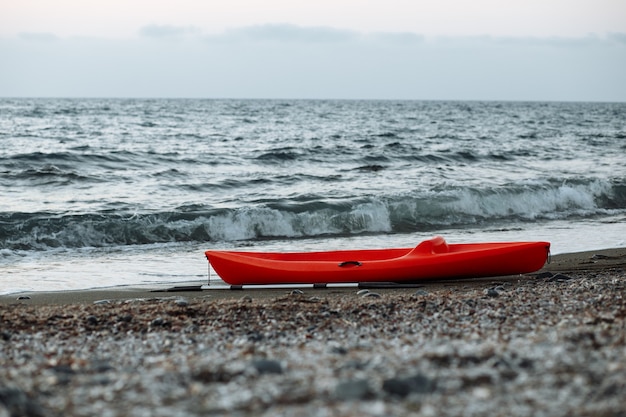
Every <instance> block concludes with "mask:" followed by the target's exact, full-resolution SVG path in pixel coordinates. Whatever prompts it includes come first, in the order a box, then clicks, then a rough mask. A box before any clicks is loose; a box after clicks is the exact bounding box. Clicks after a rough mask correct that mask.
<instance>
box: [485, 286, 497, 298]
mask: <svg viewBox="0 0 626 417" xmlns="http://www.w3.org/2000/svg"><path fill="white" fill-rule="evenodd" d="M485 294H486V295H487V297H497V296H499V295H500V293H499V292H498V291H496V289H495V288H489V289H487V290H485Z"/></svg>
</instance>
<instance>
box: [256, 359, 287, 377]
mask: <svg viewBox="0 0 626 417" xmlns="http://www.w3.org/2000/svg"><path fill="white" fill-rule="evenodd" d="M251 365H252V367H253V368H254V369H256V370H257V372H258V373H260V374H282V373H283V366H282V365H281V363H280V362H278V361H275V360H272V359H257V360H254V361H252V364H251Z"/></svg>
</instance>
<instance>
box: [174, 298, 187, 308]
mask: <svg viewBox="0 0 626 417" xmlns="http://www.w3.org/2000/svg"><path fill="white" fill-rule="evenodd" d="M175 304H176V305H177V306H178V307H187V306H188V305H189V301H187V299H185V298H179V299H178V300H176V301H175Z"/></svg>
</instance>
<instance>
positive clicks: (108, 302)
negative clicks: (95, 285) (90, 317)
mask: <svg viewBox="0 0 626 417" xmlns="http://www.w3.org/2000/svg"><path fill="white" fill-rule="evenodd" d="M93 303H94V304H111V300H96V301H94V302H93Z"/></svg>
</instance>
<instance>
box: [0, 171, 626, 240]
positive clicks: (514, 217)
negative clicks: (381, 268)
mask: <svg viewBox="0 0 626 417" xmlns="http://www.w3.org/2000/svg"><path fill="white" fill-rule="evenodd" d="M311 198H318V199H317V200H315V199H309V200H306V199H302V200H304V201H301V200H298V201H274V202H266V203H265V204H264V205H256V206H244V207H234V208H230V209H212V208H209V207H203V206H201V205H193V206H187V207H180V208H179V209H178V210H176V211H171V212H157V213H140V214H137V213H131V212H130V211H129V212H127V213H124V212H121V211H102V212H98V213H91V214H71V213H65V214H63V213H52V212H50V213H48V212H39V213H3V214H2V213H0V249H4V250H26V251H28V250H46V249H49V248H57V247H66V248H81V247H104V246H123V245H142V244H151V243H166V242H180V241H198V242H205V241H239V240H255V239H280V238H306V237H319V236H349V235H356V234H378V233H413V232H416V231H436V230H438V229H443V228H463V227H476V226H477V225H478V226H480V225H481V224H484V225H486V226H488V227H493V226H494V225H497V224H507V225H509V224H512V223H515V222H522V223H523V222H532V221H537V220H559V219H576V218H589V217H593V216H597V215H606V214H611V213H612V212H615V213H624V207H626V184H624V183H621V182H620V183H610V182H606V181H591V182H583V181H581V182H580V183H563V184H558V183H552V184H550V183H541V184H539V183H538V184H532V183H530V184H521V185H520V184H518V185H511V186H510V187H498V188H496V189H490V188H485V189H478V188H457V189H446V190H444V191H428V192H422V193H416V195H404V196H386V197H376V198H359V199H352V200H344V201H332V200H320V199H319V196H311Z"/></svg>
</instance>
